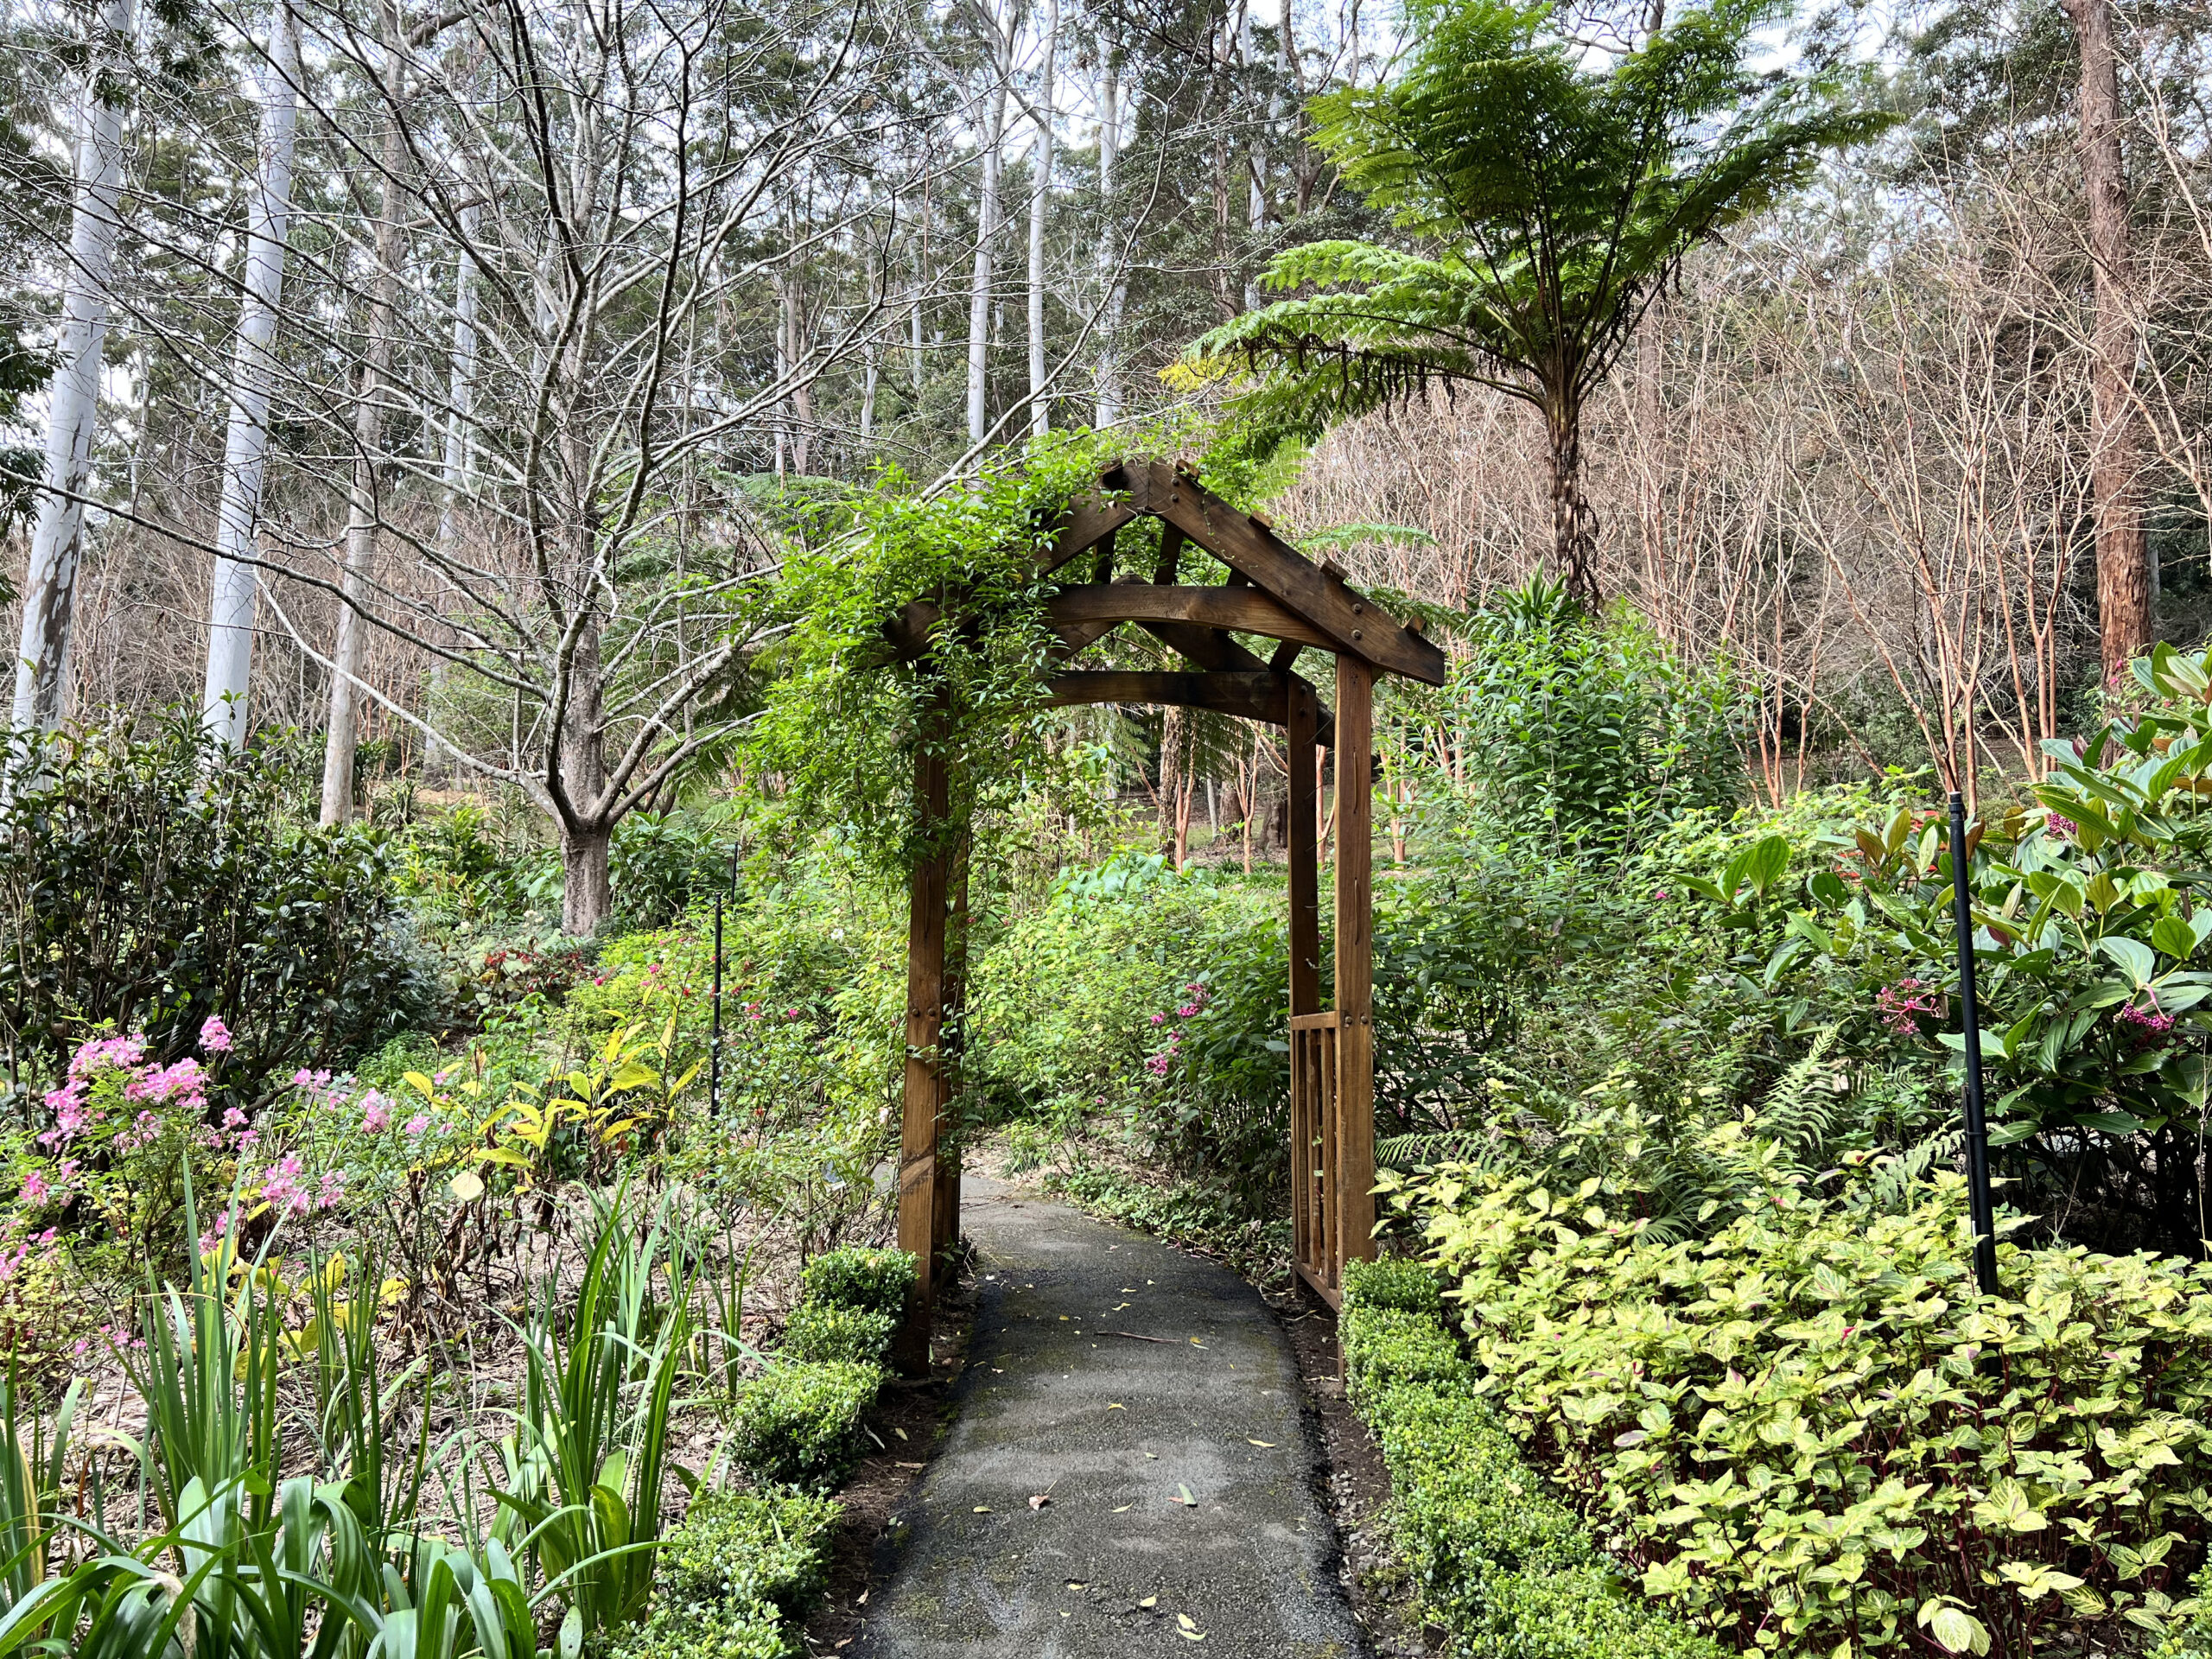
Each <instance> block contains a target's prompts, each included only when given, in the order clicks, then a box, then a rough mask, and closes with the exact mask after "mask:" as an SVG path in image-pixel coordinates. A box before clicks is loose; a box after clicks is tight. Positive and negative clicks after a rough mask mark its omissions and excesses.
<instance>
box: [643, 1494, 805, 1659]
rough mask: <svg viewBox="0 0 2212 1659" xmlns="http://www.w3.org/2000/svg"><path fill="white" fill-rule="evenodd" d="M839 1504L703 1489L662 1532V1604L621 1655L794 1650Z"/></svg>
mask: <svg viewBox="0 0 2212 1659" xmlns="http://www.w3.org/2000/svg"><path fill="white" fill-rule="evenodd" d="M838 1513H839V1510H838V1506H837V1504H836V1503H835V1502H834V1501H832V1500H831V1499H829V1498H826V1497H802V1496H798V1495H796V1494H784V1493H755V1492H714V1491H702V1492H701V1493H700V1494H699V1495H698V1496H697V1497H696V1498H695V1499H694V1500H693V1501H692V1504H691V1512H690V1514H689V1515H687V1516H684V1517H683V1524H682V1525H680V1526H678V1527H677V1528H675V1529H672V1530H671V1532H670V1533H669V1535H668V1536H667V1537H665V1538H664V1539H663V1540H662V1541H661V1544H660V1560H659V1571H658V1578H659V1583H658V1586H656V1587H655V1590H654V1596H653V1610H652V1616H651V1617H650V1618H647V1619H646V1620H645V1622H644V1623H643V1624H639V1626H637V1627H636V1628H635V1629H634V1630H630V1631H629V1632H627V1633H626V1635H625V1636H624V1637H622V1638H621V1639H620V1642H618V1643H617V1644H616V1645H615V1647H614V1649H613V1655H612V1659H784V1656H785V1655H787V1654H790V1653H792V1652H795V1651H796V1650H797V1644H796V1643H795V1641H794V1640H793V1638H792V1637H791V1628H792V1627H793V1626H795V1625H796V1624H797V1623H798V1620H799V1619H800V1618H803V1617H804V1615H805V1613H806V1612H807V1611H808V1610H809V1609H810V1608H811V1607H813V1605H815V1604H816V1603H817V1601H819V1600H820V1599H822V1592H823V1586H824V1584H825V1583H826V1582H827V1581H828V1579H829V1533H830V1529H832V1528H833V1527H835V1526H836V1523H837V1516H838Z"/></svg>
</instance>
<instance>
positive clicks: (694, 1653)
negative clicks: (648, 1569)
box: [608, 1603, 791, 1659]
mask: <svg viewBox="0 0 2212 1659" xmlns="http://www.w3.org/2000/svg"><path fill="white" fill-rule="evenodd" d="M790 1652H791V1642H790V1641H789V1639H788V1638H787V1637H785V1634H784V1627H783V1623H782V1621H781V1620H780V1619H779V1618H777V1617H776V1610H775V1609H774V1608H773V1607H771V1606H768V1605H766V1604H765V1603H754V1604H753V1605H750V1606H742V1605H732V1606H714V1607H702V1606H694V1605H673V1604H671V1605H663V1606H659V1607H656V1608H654V1609H653V1611H652V1614H651V1615H650V1616H648V1617H647V1618H645V1621H644V1622H643V1623H642V1624H636V1625H633V1626H632V1627H631V1628H630V1629H629V1630H626V1632H624V1633H623V1635H622V1637H620V1639H619V1640H618V1641H617V1642H616V1643H614V1645H613V1648H612V1649H609V1650H608V1659H785V1656H786V1655H788V1654H789V1653H790Z"/></svg>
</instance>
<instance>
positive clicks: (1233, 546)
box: [1123, 461, 1451, 685]
mask: <svg viewBox="0 0 2212 1659" xmlns="http://www.w3.org/2000/svg"><path fill="white" fill-rule="evenodd" d="M1123 472H1124V474H1126V476H1127V477H1128V483H1129V502H1130V505H1132V506H1133V507H1135V508H1136V509H1137V510H1138V511H1140V512H1150V513H1156V514H1158V515H1159V516H1160V518H1164V519H1166V521H1167V522H1168V523H1169V524H1173V525H1175V526H1177V527H1178V528H1179V529H1180V530H1181V531H1183V533H1184V534H1185V535H1186V536H1188V537H1190V538H1191V539H1192V541H1194V542H1196V543H1198V545H1199V546H1200V547H1203V548H1205V550H1206V551H1208V552H1209V553H1211V554H1212V555H1213V556H1215V557H1217V558H1218V559H1219V560H1221V561H1222V563H1224V564H1226V565H1228V566H1229V567H1230V569H1234V570H1240V571H1242V572H1243V574H1244V575H1247V576H1249V578H1251V580H1252V582H1253V583H1254V584H1255V586H1257V587H1259V588H1264V589H1265V590H1266V591H1267V592H1268V593H1270V594H1274V597H1275V598H1277V599H1279V600H1281V601H1282V602H1283V604H1284V605H1286V606H1287V607H1289V608H1290V609H1291V610H1292V611H1294V612H1295V613H1298V614H1299V615H1300V616H1302V617H1304V618H1305V619H1306V620H1307V621H1308V622H1310V623H1312V624H1313V626H1315V627H1317V628H1319V629H1320V630H1321V632H1323V633H1324V634H1325V635H1326V636H1327V637H1328V639H1329V641H1330V644H1331V646H1332V649H1334V650H1337V651H1338V652H1346V653H1349V654H1351V655H1352V656H1356V657H1358V658H1363V659H1364V660H1365V661H1367V662H1369V663H1371V664H1374V665H1375V666H1376V667H1377V668H1381V669H1386V670H1388V671H1390V672H1391V673H1394V674H1402V675H1404V676H1405V677H1407V678H1408V679H1413V680H1419V681H1421V683H1423V684H1426V685H1441V684H1443V683H1444V681H1445V677H1446V673H1447V672H1448V671H1449V669H1450V666H1451V664H1450V662H1449V660H1448V659H1447V658H1446V657H1445V655H1444V653H1443V652H1441V651H1440V650H1439V649H1438V648H1437V647H1436V646H1435V645H1433V644H1431V643H1430V642H1429V641H1428V640H1427V639H1422V638H1421V636H1420V635H1419V634H1417V633H1414V632H1412V631H1410V630H1409V629H1407V628H1405V627H1402V626H1400V625H1399V623H1398V620H1397V619H1396V618H1395V617H1393V616H1391V615H1390V614H1389V613H1387V612H1385V611H1383V610H1382V609H1381V608H1380V607H1377V606H1376V604H1375V602H1374V601H1372V600H1370V599H1369V598H1368V597H1367V596H1366V595H1365V594H1362V593H1360V592H1359V591H1358V590H1357V589H1356V588H1351V587H1349V586H1347V585H1346V584H1345V583H1344V581H1343V580H1342V579H1341V578H1339V577H1337V576H1334V575H1329V574H1328V573H1326V572H1325V571H1324V570H1322V569H1319V567H1318V566H1316V565H1314V564H1313V563H1312V562H1311V561H1310V560H1308V559H1306V557H1305V556H1304V555H1302V554H1300V552H1299V551H1298V550H1297V549H1295V548H1294V547H1293V546H1291V545H1290V543H1287V542H1286V541H1284V540H1283V539H1282V537H1280V536H1278V535H1276V534H1275V533H1274V531H1272V530H1270V529H1268V527H1267V526H1266V525H1265V524H1262V523H1260V522H1259V521H1258V520H1256V519H1255V518H1252V517H1251V516H1250V515H1249V514H1248V513H1242V512H1237V511H1236V509H1235V508H1234V507H1232V506H1230V505H1229V504H1228V503H1227V502H1226V501H1224V500H1223V499H1221V498H1220V497H1219V496H1217V495H1216V494H1214V493H1212V492H1211V490H1208V489H1206V488H1205V487H1204V486H1201V485H1200V484H1199V483H1198V480H1196V479H1193V478H1186V477H1183V476H1181V475H1179V474H1178V473H1177V472H1176V471H1175V469H1174V468H1173V467H1172V466H1170V465H1169V464H1168V463H1166V461H1153V462H1150V463H1141V462H1138V461H1129V462H1128V463H1126V464H1125V466H1124V467H1123Z"/></svg>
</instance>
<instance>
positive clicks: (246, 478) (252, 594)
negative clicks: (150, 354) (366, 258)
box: [200, 0, 300, 747]
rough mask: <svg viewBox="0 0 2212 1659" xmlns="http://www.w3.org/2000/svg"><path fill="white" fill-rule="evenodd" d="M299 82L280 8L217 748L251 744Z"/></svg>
mask: <svg viewBox="0 0 2212 1659" xmlns="http://www.w3.org/2000/svg"><path fill="white" fill-rule="evenodd" d="M299 78H300V35H299V22H298V20H297V19H296V18H295V17H294V16H293V15H292V9H291V7H290V5H289V4H288V3H285V0H278V4H277V10H276V15H275V16H274V17H272V18H271V19H270V26H269V61H268V62H267V63H266V64H264V66H263V73H262V93H261V158H260V168H259V176H258V177H257V179H256V180H255V181H254V190H253V199H252V200H251V203H250V204H249V206H248V207H247V210H246V232H245V271H244V277H245V283H244V286H245V297H244V298H243V299H242V300H241V301H240V302H239V303H238V346H237V349H236V350H235V352H234V353H232V359H231V417H230V428H229V431H228V432H227V433H226V436H225V440H224V444H223V494H222V501H221V505H220V506H219V508H218V510H217V513H216V522H215V545H216V548H217V550H218V551H217V554H216V557H215V580H214V586H213V592H212V593H211V594H209V597H208V606H207V689H206V690H205V692H204V693H203V694H202V696H201V698H200V720H201V721H203V722H204V723H205V724H206V726H207V729H208V731H209V732H210V733H212V734H213V735H214V736H215V738H216V740H217V741H219V742H222V743H224V744H226V745H229V746H232V747H236V746H237V745H238V743H240V742H242V741H244V740H245V722H246V682H247V677H248V675H249V674H250V673H251V671H252V667H253V627H254V615H253V612H254V601H255V599H256V597H257V595H258V594H259V592H260V587H261V583H260V579H259V577H258V576H257V574H256V572H255V570H254V567H253V566H252V565H251V563H246V561H248V560H251V559H252V558H253V557H254V556H255V555H254V528H255V524H256V521H257V519H258V518H259V517H260V513H261V480H262V475H263V472H264V468H265V467H266V466H267V464H268V459H269V398H270V392H271V391H272V390H273V388H274V386H275V383H276V366H277V365H276V359H275V357H274V356H273V355H272V353H270V343H271V342H272V341H273V340H275V339H276V337H277V302H278V300H279V298H280V296H282V294H283V286H284V238H285V235H286V232H288V231H289V229H290V226H291V214H292V129H293V125H294V117H295V111H296V109H297V92H296V86H297V85H298V82H299Z"/></svg>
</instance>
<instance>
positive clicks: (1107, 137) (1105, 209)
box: [1091, 41, 1122, 431]
mask: <svg viewBox="0 0 2212 1659" xmlns="http://www.w3.org/2000/svg"><path fill="white" fill-rule="evenodd" d="M1098 54H1099V56H1100V57H1101V58H1102V59H1103V60H1104V66H1103V73H1102V75H1101V76H1100V79H1099V82H1098V252H1097V262H1098V286H1099V299H1100V315H1099V319H1098V367H1097V371H1096V383H1097V390H1096V410H1094V412H1093V415H1092V419H1091V424H1092V425H1093V426H1095V427H1096V428H1098V429H1100V430H1102V431H1103V430H1104V429H1106V428H1107V427H1109V426H1112V425H1114V424H1115V423H1117V422H1118V421H1120V419H1121V418H1122V388H1121V382H1120V378H1119V375H1118V372H1117V369H1116V362H1115V351H1116V339H1117V337H1118V334H1119V332H1120V327H1121V321H1122V282H1121V274H1120V271H1121V261H1120V259H1119V258H1117V257H1116V248H1115V238H1114V162H1115V161H1116V156H1117V152H1118V151H1119V149H1120V148H1121V142H1122V99H1121V92H1122V72H1121V67H1120V66H1119V64H1117V63H1116V60H1115V57H1114V53H1113V49H1112V48H1110V47H1109V46H1108V45H1106V44H1105V43H1104V42H1103V41H1101V42H1100V43H1099V48H1098Z"/></svg>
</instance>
